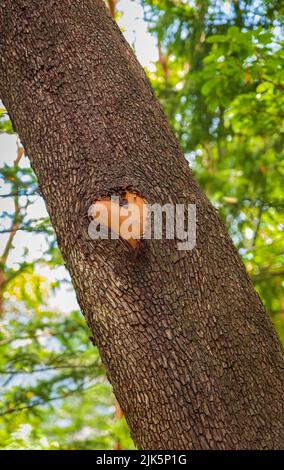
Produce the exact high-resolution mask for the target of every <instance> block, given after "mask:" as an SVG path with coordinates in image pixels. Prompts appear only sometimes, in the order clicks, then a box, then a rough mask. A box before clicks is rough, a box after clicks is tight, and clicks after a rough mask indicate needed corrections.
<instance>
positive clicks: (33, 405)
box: [0, 384, 97, 416]
mask: <svg viewBox="0 0 284 470" xmlns="http://www.w3.org/2000/svg"><path fill="white" fill-rule="evenodd" d="M96 385H97V384H93V385H90V386H89V387H86V388H82V387H83V386H84V385H82V386H81V387H78V388H76V389H73V390H70V391H69V392H66V393H64V394H62V395H59V396H56V397H51V398H48V399H47V400H38V401H36V402H35V403H31V404H30V405H25V406H18V407H15V408H11V409H9V410H5V411H2V412H1V413H0V416H5V415H8V414H11V413H20V412H21V411H24V410H29V409H31V408H35V407H37V406H40V405H46V404H48V403H50V402H52V401H56V400H61V399H62V398H66V397H69V396H70V395H73V394H76V393H79V392H80V393H84V392H86V391H88V390H90V389H91V388H94V387H96Z"/></svg>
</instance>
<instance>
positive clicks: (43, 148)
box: [0, 0, 284, 449]
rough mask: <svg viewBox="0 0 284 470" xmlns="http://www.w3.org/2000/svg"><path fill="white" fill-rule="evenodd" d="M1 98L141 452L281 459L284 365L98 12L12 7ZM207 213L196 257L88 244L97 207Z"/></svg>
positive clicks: (2, 36) (15, 2)
mask: <svg viewBox="0 0 284 470" xmlns="http://www.w3.org/2000/svg"><path fill="white" fill-rule="evenodd" d="M0 28H1V31H0V41H1V44H0V77H1V78H0V80H1V86H0V94H1V97H2V99H3V100H4V103H5V106H6V107H7V109H8V112H9V114H10V116H11V117H12V120H13V123H14V125H15V129H16V130H17V131H18V133H19V135H20V138H21V140H22V142H23V144H24V147H25V149H26V151H27V153H28V155H29V157H30V160H31V163H32V166H33V168H34V170H35V172H36V175H37V177H38V180H39V186H40V189H41V191H42V194H43V197H44V199H45V201H46V204H47V207H48V211H49V214H50V217H51V220H52V223H53V226H54V228H55V230H56V233H57V237H58V243H59V246H60V248H61V251H62V254H63V256H64V259H65V261H66V265H67V267H68V269H69V271H70V273H71V276H72V280H73V283H74V287H75V290H76V292H77V296H78V301H79V304H80V306H81V308H82V311H83V313H84V315H85V317H86V320H87V322H88V325H89V326H90V328H91V330H92V334H93V337H94V340H95V342H96V343H97V344H98V347H99V349H100V352H101V356H102V359H103V361H104V364H105V366H106V370H107V374H108V377H109V379H110V381H111V383H112V385H113V388H114V392H115V395H116V397H117V399H118V401H119V403H120V405H121V408H122V410H123V412H124V413H125V416H126V419H127V421H128V423H129V425H130V427H131V430H132V435H133V438H134V440H135V442H136V444H137V446H138V447H139V448H143V449H146V448H148V449H163V448H165V449H166V448H171V449H177V448H180V449H224V448H227V449H240V448H251V449H252V448H259V449H264V448H274V449H278V448H282V447H283V446H284V416H283V391H284V388H283V367H284V362H283V352H282V349H281V346H280V344H279V341H278V339H277V337H276V335H275V332H274V330H273V327H272V325H271V323H270V321H269V319H268V316H267V314H266V312H265V310H264V308H263V306H262V304H261V301H260V299H259V297H258V296H257V294H256V293H255V291H254V289H253V287H252V283H251V281H250V279H249V277H248V276H247V274H246V272H245V269H244V267H243V265H242V263H241V261H240V259H239V256H238V254H237V253H236V251H235V249H234V247H233V245H232V243H231V241H230V239H229V238H228V236H227V234H226V232H225V229H224V227H223V225H222V223H221V222H220V220H219V219H218V217H217V215H216V213H215V210H214V209H213V208H212V206H211V205H210V203H209V202H208V200H207V199H206V197H205V196H204V194H203V193H202V191H201V190H200V188H199V187H198V185H197V183H196V182H195V181H194V179H193V177H192V175H191V173H190V170H189V168H188V164H187V162H186V160H185V159H184V157H183V155H182V153H181V150H180V148H179V146H178V143H177V142H176V139H175V137H174V135H173V133H172V131H171V130H170V128H169V125H168V123H167V120H166V119H165V116H164V114H163V112H162V111H161V108H160V106H159V104H158V102H157V100H156V99H155V97H154V94H153V92H152V90H151V87H150V85H149V83H148V81H147V79H146V77H145V74H144V72H143V70H142V68H141V67H140V65H139V64H138V62H137V60H136V58H135V57H134V54H133V52H132V51H131V49H130V47H129V46H128V44H127V43H126V41H125V40H124V38H123V36H122V34H121V33H120V32H119V30H118V27H117V26H116V25H115V23H114V22H113V20H112V19H111V17H110V14H109V13H107V10H106V7H105V6H104V4H103V2H102V1H101V0H80V2H75V1H73V0H49V1H45V2H39V1H37V0H1V4H0ZM126 185H130V186H132V187H133V188H134V189H136V190H137V191H139V192H140V193H141V194H142V195H143V196H144V197H145V198H146V199H147V200H148V202H149V203H161V204H164V203H168V202H172V203H185V204H188V203H196V204H197V219H198V227H197V246H196V248H195V249H194V250H192V251H178V250H177V247H176V240H160V241H150V240H148V241H144V242H143V243H142V249H141V252H140V254H139V256H138V257H137V258H134V257H133V256H132V255H131V253H129V254H128V253H127V252H126V251H125V250H124V249H123V247H122V246H121V245H120V244H119V243H118V242H117V241H108V240H101V241H93V240H91V239H90V238H89V236H88V234H87V227H88V220H87V218H86V214H87V212H88V208H89V206H90V205H91V203H93V202H94V200H95V198H96V196H98V195H100V194H102V193H105V192H109V193H110V192H111V191H112V189H111V188H117V187H124V186H126Z"/></svg>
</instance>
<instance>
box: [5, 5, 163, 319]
mask: <svg viewBox="0 0 284 470" xmlns="http://www.w3.org/2000/svg"><path fill="white" fill-rule="evenodd" d="M117 8H118V10H119V11H120V12H121V13H122V15H119V20H118V23H119V26H120V27H121V29H122V31H123V34H124V35H125V37H126V39H127V41H128V42H129V44H130V45H131V46H132V47H133V48H134V50H135V53H136V55H137V57H138V59H139V61H140V63H141V64H142V65H143V66H144V67H147V69H148V70H151V69H152V68H153V66H154V65H153V63H154V62H155V61H156V60H157V47H156V41H155V38H154V37H152V36H151V35H150V34H149V33H148V32H147V25H146V23H145V21H144V20H143V10H142V7H141V5H140V2H139V1H137V0H119V1H118V4H117ZM16 143H17V136H16V135H8V134H0V166H3V165H4V164H7V165H12V164H13V161H14V160H15V158H16V149H17V146H16ZM21 167H29V160H28V158H27V157H24V159H22V161H21ZM8 192H9V187H8V186H6V187H5V185H4V184H3V183H2V182H1V180H0V196H1V195H3V194H7V193H8ZM0 210H1V212H2V211H7V212H8V213H13V201H12V199H9V198H1V207H0ZM45 216H47V212H46V208H45V204H44V201H43V199H42V198H41V197H39V196H38V197H36V198H35V201H34V202H33V204H32V205H30V206H29V208H28V212H27V217H28V218H32V219H37V218H41V217H45ZM8 227H9V219H8V218H7V219H6V222H5V221H4V223H2V224H1V226H0V231H1V230H3V229H7V228H8ZM7 238H8V234H0V254H1V253H2V251H3V248H4V246H5V242H6V241H7ZM13 245H14V249H13V250H12V251H11V252H10V254H9V258H8V261H7V265H8V266H9V267H12V268H14V269H17V265H18V262H19V260H20V259H21V257H22V256H23V252H24V249H25V248H26V247H28V249H29V253H28V255H27V257H26V260H27V261H33V260H35V259H37V258H39V257H40V256H41V253H42V252H43V251H44V249H45V248H46V241H45V238H44V236H43V235H41V234H36V235H35V234H33V233H27V232H24V231H18V232H17V234H16V236H15V238H14V243H13ZM38 274H41V275H42V276H44V277H46V278H47V280H49V281H54V280H55V278H56V279H58V280H63V279H66V278H67V279H69V275H68V273H67V271H66V269H65V268H64V267H60V268H57V269H56V272H55V271H54V270H51V269H50V268H47V267H41V268H39V270H38ZM49 307H50V308H53V309H54V310H57V309H58V310H59V311H60V312H64V313H68V312H70V311H71V310H73V309H76V308H78V304H77V301H76V297H75V293H74V291H73V289H70V288H68V287H67V285H66V284H65V283H62V286H61V287H60V289H58V290H57V292H56V293H55V294H54V295H53V296H52V297H51V298H50V300H49Z"/></svg>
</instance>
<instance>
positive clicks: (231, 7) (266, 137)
mask: <svg viewBox="0 0 284 470" xmlns="http://www.w3.org/2000/svg"><path fill="white" fill-rule="evenodd" d="M142 3H143V6H144V11H145V20H146V21H147V24H148V27H149V30H150V31H151V34H153V35H154V36H155V37H156V39H157V45H158V50H159V60H158V61H157V62H156V64H155V67H154V70H151V72H150V71H149V72H148V75H149V78H150V80H151V82H152V85H153V87H154V88H155V91H156V93H157V95H158V97H159V99H160V101H161V102H162V105H163V107H164V109H165V111H166V113H167V115H168V117H169V119H170V122H171V124H172V126H173V128H174V130H175V132H176V134H177V137H178V139H179V141H180V143H181V145H182V147H183V150H184V152H185V154H186V157H187V158H188V160H189V162H190V164H191V166H192V168H193V171H194V173H195V176H196V177H197V179H198V180H199V182H200V184H201V185H202V186H203V188H204V190H205V191H206V193H207V195H208V196H209V198H210V199H211V201H212V202H213V204H214V205H215V206H216V207H217V208H218V210H219V213H220V215H221V216H222V218H223V219H224V221H225V223H226V225H227V227H228V229H229V231H230V234H231V236H232V238H233V240H234V243H235V245H236V247H237V248H238V250H239V252H240V255H241V256H242V258H243V260H244V262H245V264H246V267H247V270H248V272H249V274H250V275H251V277H252V279H253V281H254V284H255V286H256V288H257V290H258V291H259V293H260V295H261V298H262V300H263V301H264V303H265V305H266V308H267V309H268V311H269V313H270V315H271V318H272V320H273V321H274V323H275V326H276V329H277V331H278V334H279V335H280V337H281V338H282V340H283V341H284V291H283V289H284V269H283V261H284V241H283V240H284V237H283V230H284V219H283V176H284V166H283V130H284V126H283V113H284V98H283V96H284V94H283V88H284V85H283V83H284V80H283V79H284V72H283V67H282V66H281V64H283V58H284V57H283V48H282V47H281V43H282V39H283V38H282V35H281V29H280V23H281V20H282V18H283V14H284V11H283V5H282V3H281V2H280V1H278V0H273V1H266V0H258V1H256V0H246V1H222V0H218V1H210V0H203V1H198V0H196V1H182V0H159V1H157V0H142ZM124 14H126V15H127V12H125V13H124ZM0 133H2V134H10V135H11V134H13V129H12V125H11V122H10V120H9V119H8V116H7V114H6V111H5V109H4V108H1V109H0ZM10 138H12V136H11V137H10ZM23 158H24V156H23V150H22V148H21V146H20V144H19V143H17V147H16V155H15V162H14V163H13V164H10V165H8V164H4V165H3V166H2V168H1V169H0V179H1V181H2V187H3V189H2V193H3V203H5V210H4V211H3V212H2V215H1V227H2V228H1V242H2V241H3V249H2V254H1V260H0V315H1V326H0V350H1V355H0V387H1V389H0V393H1V400H0V402H1V407H0V447H1V448H3V449H11V448H13V449H22V448H23V449H31V448H32V449H56V448H59V449H98V448H100V449H109V448H120V447H122V448H132V447H133V443H132V441H131V439H130V437H129V432H128V429H127V426H126V424H125V422H124V420H123V419H120V418H118V416H117V414H116V412H115V401H114V397H113V395H112V392H111V387H110V385H109V384H108V382H107V381H106V379H105V375H104V371H103V368H102V365H101V362H100V359H99V355H98V351H97V349H96V348H94V347H93V345H92V344H91V342H90V341H89V335H90V333H89V331H88V329H87V327H86V326H85V322H84V319H83V318H82V316H81V314H80V312H79V311H78V309H73V308H72V309H70V307H68V305H67V306H66V311H65V310H64V309H63V308H62V307H60V308H58V307H54V305H53V302H52V299H53V298H54V296H56V295H59V296H64V295H65V293H66V292H68V289H71V286H70V279H69V277H68V275H67V273H66V272H65V270H64V263H63V260H62V258H61V255H60V253H59V250H58V247H57V244H56V240H55V236H54V232H53V229H52V227H51V225H50V222H49V219H48V217H47V215H46V213H45V212H44V211H41V215H40V217H37V216H35V215H34V213H37V210H34V209H33V208H34V207H36V205H37V204H38V203H39V201H40V195H39V194H38V192H37V182H36V179H35V176H34V174H33V172H32V170H31V169H30V167H29V165H28V163H27V162H26V161H25V160H23ZM32 214H33V215H32ZM19 234H21V235H19ZM28 237H33V238H32V239H31V238H28ZM37 240H40V241H41V242H40V249H39V250H38V251H37V253H36V254H35V253H34V246H35V245H36V244H37ZM20 244H22V245H23V249H22V252H21V254H20V255H19V256H18V257H17V259H16V262H15V261H11V259H13V256H14V253H15V252H16V253H17V246H18V245H20ZM70 310H71V311H70Z"/></svg>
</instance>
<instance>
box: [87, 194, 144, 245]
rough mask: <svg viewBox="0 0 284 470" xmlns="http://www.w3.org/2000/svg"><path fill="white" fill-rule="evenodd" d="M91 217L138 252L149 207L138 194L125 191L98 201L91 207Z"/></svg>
mask: <svg viewBox="0 0 284 470" xmlns="http://www.w3.org/2000/svg"><path fill="white" fill-rule="evenodd" d="M89 216H90V217H91V219H92V220H93V221H94V222H96V223H97V224H100V225H103V226H104V227H106V228H107V229H108V231H109V232H112V233H113V234H115V235H116V236H117V238H119V239H120V240H121V241H122V242H123V243H124V244H126V246H127V247H128V248H130V249H132V250H135V251H136V250H137V249H138V248H139V245H140V241H141V240H142V238H143V236H144V234H145V230H146V225H147V216H148V205H147V201H146V199H144V198H143V197H142V196H140V195H139V194H138V193H136V192H131V191H124V192H123V193H122V194H119V195H117V194H114V195H112V196H108V197H102V198H99V199H97V200H96V202H95V203H94V204H92V206H91V207H90V210H89Z"/></svg>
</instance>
